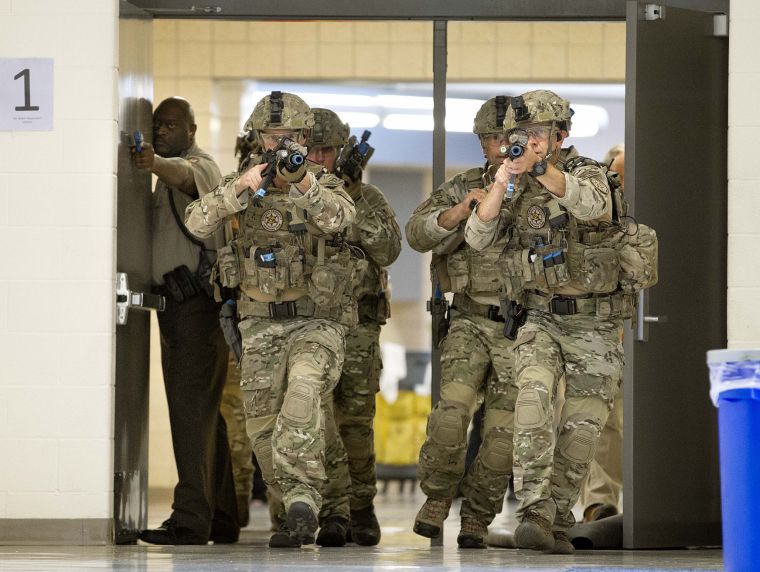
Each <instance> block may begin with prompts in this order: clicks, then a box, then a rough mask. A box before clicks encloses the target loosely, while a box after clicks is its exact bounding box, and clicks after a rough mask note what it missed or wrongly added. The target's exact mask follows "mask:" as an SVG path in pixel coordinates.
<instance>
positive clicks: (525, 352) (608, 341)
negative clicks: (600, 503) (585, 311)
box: [514, 310, 624, 530]
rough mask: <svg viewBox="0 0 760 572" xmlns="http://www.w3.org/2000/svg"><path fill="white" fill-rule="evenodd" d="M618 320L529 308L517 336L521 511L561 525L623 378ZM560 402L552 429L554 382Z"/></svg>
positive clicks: (567, 520) (569, 519)
mask: <svg viewBox="0 0 760 572" xmlns="http://www.w3.org/2000/svg"><path fill="white" fill-rule="evenodd" d="M621 332H622V322H621V321H620V320H609V321H608V320H602V319H599V318H596V317H594V316H584V315H574V316H556V315H552V314H547V313H545V312H541V311H538V310H530V312H529V314H528V320H527V322H526V323H525V325H524V326H523V327H522V328H521V329H520V332H519V334H518V336H517V340H516V341H515V359H516V363H515V367H516V369H517V387H518V391H519V392H518V396H517V404H516V405H515V436H514V443H515V450H514V454H515V491H516V493H517V498H518V499H519V500H520V507H519V509H518V511H517V516H518V518H520V519H521V518H522V517H523V515H524V514H525V513H526V512H532V513H535V514H538V515H539V516H542V517H544V518H546V519H547V520H549V521H550V522H552V523H554V529H555V530H566V529H568V528H569V527H570V526H572V525H573V524H574V523H575V519H574V517H573V513H572V508H573V505H574V504H575V502H576V501H577V500H578V495H579V492H580V487H581V485H582V483H583V479H584V477H585V476H586V473H587V472H588V468H589V464H590V463H591V460H592V459H593V458H594V452H595V450H596V444H597V441H598V440H599V434H600V432H601V430H602V427H604V424H605V422H606V421H607V416H608V414H609V411H610V409H611V407H612V403H613V400H614V397H615V393H616V392H617V390H618V387H619V385H620V383H621V381H622V377H623V359H624V358H623V347H622V344H621V342H620V336H621ZM563 374H564V375H565V383H566V389H565V403H564V406H563V407H562V409H561V413H560V419H559V423H558V427H557V434H555V432H554V430H553V423H554V400H555V397H556V394H557V385H558V383H559V380H560V378H561V376H562V375H563Z"/></svg>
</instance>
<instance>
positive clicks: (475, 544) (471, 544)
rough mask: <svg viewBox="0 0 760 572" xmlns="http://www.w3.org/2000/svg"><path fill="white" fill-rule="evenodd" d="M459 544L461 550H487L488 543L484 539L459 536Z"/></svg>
mask: <svg viewBox="0 0 760 572" xmlns="http://www.w3.org/2000/svg"><path fill="white" fill-rule="evenodd" d="M457 544H458V545H459V548H485V547H486V543H485V540H484V539H483V538H478V537H477V536H469V535H465V536H461V535H460V536H458V537H457Z"/></svg>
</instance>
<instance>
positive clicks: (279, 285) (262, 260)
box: [238, 245, 306, 296]
mask: <svg viewBox="0 0 760 572" xmlns="http://www.w3.org/2000/svg"><path fill="white" fill-rule="evenodd" d="M238 248H240V246H238ZM241 250H242V252H240V251H239V252H238V256H240V255H242V258H243V268H244V271H245V279H244V281H243V285H244V286H250V287H253V288H258V289H259V290H261V291H262V292H264V293H265V294H269V295H271V296H280V295H281V294H282V292H284V291H285V290H287V289H289V288H303V287H304V286H305V285H306V280H305V277H304V253H303V249H301V248H300V247H299V246H296V245H288V246H285V247H283V248H280V247H278V246H258V247H257V246H253V245H250V246H248V245H246V246H245V247H243V248H242V249H241Z"/></svg>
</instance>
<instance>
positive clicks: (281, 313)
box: [186, 92, 357, 547]
mask: <svg viewBox="0 0 760 572" xmlns="http://www.w3.org/2000/svg"><path fill="white" fill-rule="evenodd" d="M275 102H276V103H275ZM311 125H313V116H312V114H311V111H310V109H309V107H308V106H307V105H306V104H305V103H304V102H303V100H301V99H300V98H298V97H297V96H294V95H292V94H288V93H280V92H272V95H271V96H267V97H265V98H264V99H262V100H261V101H260V102H259V103H258V104H257V105H256V107H255V108H254V111H253V113H252V114H251V117H250V118H249V120H248V122H247V124H246V129H249V128H253V129H256V130H257V132H259V133H261V130H265V129H282V128H288V129H296V130H299V133H301V134H303V133H304V132H305V130H308V128H309V127H311ZM278 165H279V166H282V165H283V163H282V162H278ZM279 166H278V169H279V168H280V167H279ZM305 176H306V177H307V178H308V181H309V182H310V187H309V189H308V190H307V191H305V192H304V193H301V192H300V191H299V190H298V189H297V188H296V187H295V184H293V185H285V187H286V188H283V189H280V188H277V187H275V186H270V187H269V188H268V189H267V190H266V191H267V192H266V194H265V195H264V196H263V198H261V199H260V202H259V203H258V204H257V202H256V201H251V202H249V199H250V197H249V193H248V192H247V191H246V192H244V193H243V194H242V195H240V196H237V193H236V190H235V183H236V182H237V180H238V178H239V177H240V175H239V174H238V173H233V174H231V175H228V176H227V177H225V178H224V179H223V180H222V182H221V183H220V185H219V186H218V187H217V188H216V189H215V190H214V191H213V192H211V193H209V194H208V195H206V196H205V197H204V198H203V199H201V200H198V201H195V202H193V203H192V204H191V205H190V206H189V207H188V208H187V211H186V219H187V220H186V224H187V226H188V228H189V229H190V230H191V231H192V232H193V233H194V234H196V235H198V236H206V235H208V234H209V233H211V232H213V230H215V229H216V228H218V227H219V226H221V225H222V224H223V223H224V222H225V220H226V219H227V218H228V217H231V216H234V215H236V214H237V213H240V215H239V216H240V217H241V220H240V224H239V228H240V229H241V230H240V233H241V234H240V237H239V238H237V239H235V240H233V241H232V242H231V243H229V244H228V245H227V246H225V247H224V248H222V249H221V250H220V251H219V275H220V280H221V283H222V286H225V287H228V288H238V291H239V294H238V301H237V307H238V312H239V314H240V319H241V321H240V324H239V330H240V333H241V336H242V341H243V357H242V360H241V367H242V376H241V377H242V381H241V387H242V389H243V396H244V404H245V413H246V419H247V430H248V435H249V437H250V439H251V444H252V447H253V451H254V453H255V454H256V458H257V459H258V461H259V465H260V467H261V470H262V474H263V476H264V480H265V481H266V483H267V486H268V487H269V489H270V491H271V492H272V495H273V496H274V497H275V499H282V502H283V503H284V507H285V509H286V511H287V518H286V522H285V528H284V529H283V530H282V531H280V532H279V533H275V534H274V535H273V536H272V538H271V539H270V546H279V547H286V546H292V547H296V546H300V545H301V544H304V543H305V544H308V543H311V542H314V532H315V531H316V515H317V514H318V513H319V510H320V507H321V505H322V494H321V493H322V489H323V487H324V484H325V469H324V451H325V435H326V434H330V429H329V428H326V426H327V425H329V424H330V423H331V422H333V420H332V417H331V416H330V415H326V414H325V408H324V407H323V402H324V400H326V399H329V396H330V395H331V392H332V391H333V389H334V388H335V386H336V384H337V383H338V378H339V375H340V370H341V367H342V366H343V357H344V350H345V332H346V327H351V326H353V325H355V324H356V322H357V307H356V301H355V299H354V298H353V297H352V292H351V290H350V283H351V280H352V277H353V273H354V272H355V271H356V267H357V260H356V258H355V257H354V256H352V254H351V252H350V251H349V249H348V247H347V245H346V244H345V242H344V241H343V240H342V239H341V237H340V233H341V232H342V231H343V230H344V229H345V228H346V227H347V226H348V225H349V224H351V223H352V222H353V220H354V216H355V209H354V205H353V201H352V200H351V198H350V197H349V196H348V194H347V193H346V192H345V191H344V189H343V184H342V182H341V181H340V180H339V179H337V178H336V177H334V176H332V175H329V174H327V173H325V172H324V170H323V169H320V168H318V167H317V166H310V167H309V169H308V172H306V174H305ZM333 431H334V429H333Z"/></svg>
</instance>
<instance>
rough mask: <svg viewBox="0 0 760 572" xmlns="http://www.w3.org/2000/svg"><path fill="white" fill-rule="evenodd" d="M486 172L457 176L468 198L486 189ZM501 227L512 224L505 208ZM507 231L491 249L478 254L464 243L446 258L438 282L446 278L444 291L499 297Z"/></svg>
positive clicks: (480, 171)
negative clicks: (484, 177)
mask: <svg viewBox="0 0 760 572" xmlns="http://www.w3.org/2000/svg"><path fill="white" fill-rule="evenodd" d="M484 172H485V170H484V169H483V168H482V167H478V168H473V169H469V170H467V171H465V172H464V173H461V174H460V175H458V176H457V180H458V183H459V184H461V185H462V186H464V187H465V193H464V194H465V195H466V194H467V193H469V192H470V191H472V190H473V189H482V188H484V187H485V186H486V184H487V183H489V182H490V181H484V180H483V174H484ZM499 224H500V225H502V226H503V227H504V229H506V227H507V226H508V224H509V215H508V212H507V210H506V208H503V209H502V217H500V222H499ZM504 229H500V230H501V232H498V236H499V237H501V238H499V239H498V240H497V241H496V242H495V243H494V244H492V245H490V246H489V247H488V248H485V249H483V250H481V251H478V250H475V249H474V248H471V247H470V246H469V245H467V243H465V242H464V241H463V240H462V242H461V243H460V245H459V246H458V248H457V249H456V250H454V251H453V252H450V253H448V254H447V255H446V257H445V275H443V276H441V275H440V273H439V280H440V278H442V277H443V278H444V280H440V283H441V284H443V285H444V287H445V289H443V291H448V292H453V293H454V294H472V295H496V294H497V293H498V292H499V291H500V290H501V289H502V283H503V277H502V269H501V266H500V258H501V255H502V251H503V250H504V247H505V246H506V244H507V236H506V233H505V232H504V231H503V230H504ZM459 232H461V231H459Z"/></svg>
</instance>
